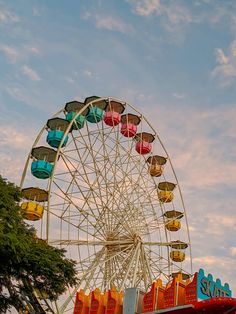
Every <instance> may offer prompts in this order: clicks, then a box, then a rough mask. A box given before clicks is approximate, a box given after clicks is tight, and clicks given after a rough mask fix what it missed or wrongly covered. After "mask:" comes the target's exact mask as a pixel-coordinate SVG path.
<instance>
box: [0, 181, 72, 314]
mask: <svg viewBox="0 0 236 314" xmlns="http://www.w3.org/2000/svg"><path fill="white" fill-rule="evenodd" d="M19 200H20V191H19V189H18V188H17V187H16V186H14V185H13V184H12V183H9V182H7V181H6V180H4V179H3V178H2V177H1V176H0V263H1V264H0V313H4V312H5V311H6V310H7V308H9V307H10V306H14V307H15V308H16V309H17V310H19V309H20V308H22V305H23V304H25V300H28V301H29V302H31V304H32V306H33V307H34V308H35V312H36V313H40V310H39V309H38V307H39V305H37V299H36V298H35V291H37V290H39V291H40V292H41V293H44V295H45V294H46V295H47V298H48V299H50V300H56V299H57V298H58V296H59V295H60V294H62V293H63V292H64V291H65V290H66V288H67V286H74V285H75V284H76V271H75V262H74V261H72V260H69V259H66V258H65V255H64V253H65V252H64V251H63V250H61V249H57V248H54V247H52V246H49V245H48V244H47V243H46V242H45V241H43V240H40V239H38V238H37V237H36V236H35V230H34V228H32V227H31V226H29V225H27V224H26V223H25V222H24V221H23V219H22V216H21V211H20V207H19V206H18V202H19Z"/></svg>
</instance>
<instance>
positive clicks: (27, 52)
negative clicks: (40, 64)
mask: <svg viewBox="0 0 236 314" xmlns="http://www.w3.org/2000/svg"><path fill="white" fill-rule="evenodd" d="M0 51H2V52H3V54H4V55H5V56H6V58H7V59H8V60H9V61H10V62H11V63H16V62H19V61H22V60H27V59H28V58H29V57H30V56H32V55H34V56H37V55H40V50H39V48H37V47H35V46H34V45H22V46H20V47H17V48H16V47H13V46H9V45H6V44H3V45H0Z"/></svg>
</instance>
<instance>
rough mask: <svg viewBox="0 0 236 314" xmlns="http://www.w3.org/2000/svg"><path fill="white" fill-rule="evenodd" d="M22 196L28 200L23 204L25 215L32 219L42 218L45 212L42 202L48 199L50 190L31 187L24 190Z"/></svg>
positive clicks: (26, 217) (23, 213)
mask: <svg viewBox="0 0 236 314" xmlns="http://www.w3.org/2000/svg"><path fill="white" fill-rule="evenodd" d="M22 197H23V198H24V199H26V200H27V201H23V202H22V204H21V210H22V215H23V217H24V218H25V219H27V220H32V221H36V220H39V219H41V218H42V217H43V212H44V205H43V204H41V203H43V202H46V201H47V200H48V192H47V191H45V190H42V189H40V188H34V187H30V188H26V189H23V190H22Z"/></svg>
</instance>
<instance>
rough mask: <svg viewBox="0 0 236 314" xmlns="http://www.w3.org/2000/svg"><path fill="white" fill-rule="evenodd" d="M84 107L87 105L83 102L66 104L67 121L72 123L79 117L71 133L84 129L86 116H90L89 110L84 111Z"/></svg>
mask: <svg viewBox="0 0 236 314" xmlns="http://www.w3.org/2000/svg"><path fill="white" fill-rule="evenodd" d="M84 106H85V104H84V103H83V102H80V101H76V100H74V101H70V102H67V103H66V105H65V111H66V120H67V121H69V122H71V121H72V120H73V119H74V117H75V116H76V115H77V117H76V118H75V121H74V123H73V125H72V127H71V131H73V130H76V129H82V128H83V127H84V123H85V119H86V115H87V114H88V111H89V108H85V109H84V110H83V111H82V109H83V108H84ZM78 112H81V113H80V114H79V115H78Z"/></svg>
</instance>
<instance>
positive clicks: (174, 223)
mask: <svg viewBox="0 0 236 314" xmlns="http://www.w3.org/2000/svg"><path fill="white" fill-rule="evenodd" d="M180 228H181V223H180V221H179V220H178V219H174V220H170V221H168V222H167V224H166V229H167V230H169V231H178V230H179V229H180Z"/></svg>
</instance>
